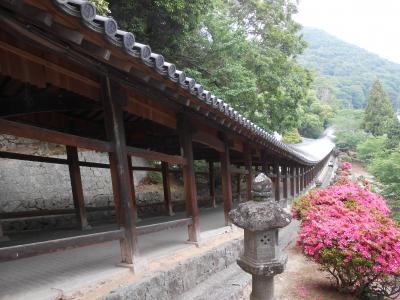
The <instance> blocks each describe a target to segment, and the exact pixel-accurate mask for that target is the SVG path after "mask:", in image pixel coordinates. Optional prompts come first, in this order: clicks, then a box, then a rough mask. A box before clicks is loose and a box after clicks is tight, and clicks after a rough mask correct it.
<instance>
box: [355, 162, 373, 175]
mask: <svg viewBox="0 0 400 300" xmlns="http://www.w3.org/2000/svg"><path fill="white" fill-rule="evenodd" d="M351 164H352V165H353V167H352V169H351V173H352V174H353V175H354V176H355V177H356V178H357V177H359V176H364V177H366V178H369V177H371V176H372V175H371V174H369V173H368V170H367V167H365V166H364V165H363V164H362V163H360V162H357V161H353V162H351Z"/></svg>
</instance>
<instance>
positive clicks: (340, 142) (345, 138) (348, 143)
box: [335, 130, 367, 150]
mask: <svg viewBox="0 0 400 300" xmlns="http://www.w3.org/2000/svg"><path fill="white" fill-rule="evenodd" d="M366 138H367V134H366V133H365V132H364V131H362V130H355V131H340V132H338V133H337V134H336V139H335V142H336V146H337V147H338V148H339V149H342V150H355V149H356V148H357V145H358V144H360V143H361V142H362V141H363V140H365V139H366Z"/></svg>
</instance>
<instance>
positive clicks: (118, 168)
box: [0, 0, 332, 266]
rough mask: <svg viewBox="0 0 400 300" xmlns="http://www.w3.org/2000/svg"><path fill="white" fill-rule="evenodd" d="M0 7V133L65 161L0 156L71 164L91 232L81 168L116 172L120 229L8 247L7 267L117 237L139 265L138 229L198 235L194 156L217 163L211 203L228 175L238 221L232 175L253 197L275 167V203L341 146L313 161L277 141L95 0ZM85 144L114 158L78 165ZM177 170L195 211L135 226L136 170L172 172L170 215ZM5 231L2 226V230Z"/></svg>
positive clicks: (1, 255) (4, 251)
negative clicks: (261, 177) (135, 161)
mask: <svg viewBox="0 0 400 300" xmlns="http://www.w3.org/2000/svg"><path fill="white" fill-rule="evenodd" d="M0 14H1V19H0V24H1V30H0V87H1V92H0V107H1V108H0V134H8V135H13V136H17V137H24V138H30V139H36V140H40V141H45V142H49V143H55V144H59V145H64V146H65V149H66V154H67V158H66V159H60V158H53V157H42V156H34V155H27V154H19V153H10V152H1V153H0V157H2V158H8V159H19V160H27V161H37V162H43V163H50V164H64V165H66V166H68V168H69V173H70V179H71V188H72V194H73V201H74V207H75V213H76V217H77V219H78V221H79V225H80V229H82V230H85V229H87V228H88V226H89V225H90V224H88V221H87V211H86V207H85V202H84V196H83V192H82V179H81V173H80V168H81V167H85V166H86V167H87V166H90V167H94V168H103V169H104V168H106V169H109V170H110V174H111V179H112V188H113V195H114V207H115V211H116V219H117V224H116V226H115V228H114V229H113V230H107V231H102V232H96V233H91V234H84V235H79V236H73V237H68V238H63V239H62V238H60V239H52V240H48V241H42V242H33V243H29V244H23V245H13V246H5V247H1V243H0V262H1V261H7V260H13V259H20V258H24V257H29V256H34V255H39V254H43V253H49V252H54V251H60V250H63V249H70V248H74V247H81V246H87V245H92V244H96V243H104V242H109V241H118V240H119V241H120V248H121V257H122V259H121V261H122V262H123V263H126V264H131V265H132V266H135V264H136V262H137V261H138V260H140V258H138V257H140V254H139V250H138V249H139V248H140V247H139V246H138V236H139V235H140V234H146V233H154V232H158V231H161V230H165V229H168V228H172V227H178V226H187V228H188V234H187V240H188V241H189V242H192V243H198V242H199V241H200V224H201V222H202V220H201V218H200V213H199V205H198V199H197V189H196V180H195V168H194V161H196V160H205V161H207V163H208V166H209V169H208V172H206V175H207V176H208V178H209V186H210V206H215V201H216V200H215V178H216V176H218V177H220V178H221V185H222V199H223V201H222V203H223V213H224V214H223V215H224V217H222V216H221V218H222V219H223V223H224V224H225V225H229V219H228V217H227V216H228V212H229V211H230V210H231V208H232V205H233V203H232V198H233V197H232V193H233V191H232V180H233V178H232V177H235V178H236V179H235V180H239V181H240V180H241V179H246V182H247V188H246V191H247V192H246V193H247V194H246V197H245V198H246V199H244V200H250V199H251V192H250V191H251V183H252V180H251V179H252V178H253V176H254V174H255V173H256V172H259V171H263V172H266V173H267V174H268V175H269V176H270V177H272V178H273V181H274V184H275V199H276V201H279V202H282V201H283V202H284V201H287V199H289V198H291V197H294V196H295V195H297V194H299V193H300V192H301V191H302V190H304V189H305V188H306V187H307V186H309V185H310V184H311V183H312V181H313V179H314V178H315V176H316V175H317V174H318V172H319V171H320V170H321V168H322V167H323V166H324V165H325V163H326V162H327V159H328V158H329V156H330V154H331V151H332V149H330V150H329V151H327V152H326V153H325V155H324V157H323V158H321V159H317V160H316V159H310V158H307V157H306V156H304V155H303V154H300V153H299V152H297V151H296V150H294V149H293V148H291V147H290V146H288V145H285V144H283V143H281V142H279V141H277V140H276V139H275V138H274V137H273V136H271V135H270V134H269V133H267V132H266V131H265V130H263V129H261V128H260V127H259V126H257V125H255V124H253V123H251V122H250V121H249V120H247V119H246V118H245V117H243V116H241V115H240V113H238V112H237V111H235V110H234V109H233V108H232V107H231V106H229V104H227V103H226V102H224V101H223V100H221V99H218V98H217V97H215V96H214V95H212V93H211V92H209V91H206V90H204V88H203V87H202V86H201V85H200V84H199V83H196V82H195V80H194V79H192V78H188V77H186V75H185V73H184V72H183V71H180V70H177V68H176V66H175V65H174V64H172V63H168V62H165V61H164V58H163V57H162V55H160V54H156V53H152V52H151V49H150V47H149V46H147V45H143V44H141V43H138V42H136V41H135V38H134V35H133V34H132V33H129V32H125V31H123V30H121V29H119V28H118V25H117V23H116V22H115V21H114V20H113V19H111V18H108V17H104V16H99V15H97V14H96V8H95V7H94V6H93V4H91V3H89V2H86V1H76V0H71V1H69V0H65V1H61V0H60V1H50V0H35V1H34V0H25V1H6V2H1V3H0ZM78 149H90V150H95V151H99V152H104V153H106V154H107V155H108V156H109V163H108V164H100V163H95V162H83V161H79V159H78ZM132 157H141V158H144V159H147V160H153V161H160V162H162V163H161V168H155V169H154V168H147V169H146V168H143V167H142V168H141V169H140V168H139V167H137V166H133V165H132V162H131V158H132ZM171 165H173V166H174V167H176V166H178V171H179V172H182V174H183V175H182V176H183V184H184V190H185V196H184V201H185V209H186V216H185V217H183V218H179V219H176V218H175V219H171V221H167V222H163V223H156V224H151V225H148V226H147V227H145V226H144V227H140V226H137V207H136V201H135V190H134V183H133V176H132V172H135V170H151V171H158V172H161V173H162V174H163V186H164V198H165V203H164V205H165V210H166V212H167V214H168V215H172V214H173V206H172V201H171V195H170V185H169V180H168V178H169V177H168V173H169V172H171ZM175 170H176V168H175ZM216 170H218V172H217V171H216ZM237 186H238V187H239V188H240V185H237ZM235 192H240V191H235ZM283 205H284V203H283ZM41 213H43V212H41ZM46 213H48V214H52V213H54V212H51V211H49V212H46ZM58 213H60V212H58ZM13 214H14V215H13V217H14V218H18V217H29V215H32V214H35V212H18V213H13ZM1 217H3V218H7V214H0V218H1ZM0 221H1V220H0ZM5 235H6V233H3V232H2V230H1V223H0V237H3V238H4V237H5Z"/></svg>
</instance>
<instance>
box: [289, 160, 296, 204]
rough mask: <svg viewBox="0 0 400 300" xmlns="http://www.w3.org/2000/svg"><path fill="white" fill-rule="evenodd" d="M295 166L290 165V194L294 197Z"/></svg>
mask: <svg viewBox="0 0 400 300" xmlns="http://www.w3.org/2000/svg"><path fill="white" fill-rule="evenodd" d="M294 180H295V167H294V166H290V196H291V197H292V198H294V195H295V194H294Z"/></svg>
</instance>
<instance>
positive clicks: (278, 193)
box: [274, 163, 281, 202]
mask: <svg viewBox="0 0 400 300" xmlns="http://www.w3.org/2000/svg"><path fill="white" fill-rule="evenodd" d="M274 173H275V201H276V202H280V201H281V187H280V186H281V184H280V183H281V171H280V170H279V163H275V164H274Z"/></svg>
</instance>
